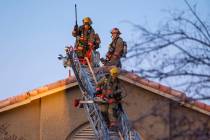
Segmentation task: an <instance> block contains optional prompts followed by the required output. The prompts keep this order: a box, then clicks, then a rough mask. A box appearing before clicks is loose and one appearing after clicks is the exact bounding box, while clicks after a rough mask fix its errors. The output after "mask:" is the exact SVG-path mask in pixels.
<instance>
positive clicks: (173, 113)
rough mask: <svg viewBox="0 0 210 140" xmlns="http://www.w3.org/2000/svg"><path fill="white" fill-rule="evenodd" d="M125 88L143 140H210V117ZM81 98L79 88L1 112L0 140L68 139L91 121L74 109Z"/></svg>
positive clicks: (131, 87) (127, 85) (128, 107)
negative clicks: (77, 100) (75, 100)
mask: <svg viewBox="0 0 210 140" xmlns="http://www.w3.org/2000/svg"><path fill="white" fill-rule="evenodd" d="M122 85H123V87H124V90H125V91H126V93H127V96H126V98H125V99H123V107H124V109H125V111H126V112H127V113H128V117H129V119H130V120H131V121H132V122H133V126H134V128H135V129H136V130H137V131H138V132H140V134H141V136H142V139H143V140H168V139H170V140H197V139H199V140H200V139H201V140H209V139H208V136H210V134H209V133H210V120H209V119H210V117H209V116H207V115H205V114H202V113H199V112H198V111H195V110H192V109H189V108H186V107H184V106H183V105H180V104H179V103H176V102H174V101H171V100H169V99H167V98H165V97H162V96H160V95H157V94H154V93H152V92H150V91H147V90H145V89H143V88H140V87H137V86H135V85H132V84H130V83H127V82H122ZM80 96H81V93H80V91H79V88H78V86H75V87H71V88H70V89H68V90H66V91H62V92H58V93H54V94H51V95H48V96H46V97H43V98H41V99H36V100H34V101H32V102H31V103H29V104H26V105H22V106H20V107H17V108H14V109H12V110H9V111H5V112H2V113H0V140H5V139H6V138H7V140H14V137H15V138H16V140H58V139H59V140H65V139H66V138H67V137H68V136H69V135H70V134H71V132H72V131H73V130H75V129H76V128H78V127H79V126H80V125H81V124H83V123H85V122H86V121H87V118H86V116H85V113H84V110H83V109H77V108H75V107H73V100H74V99H75V98H78V97H80ZM183 132H184V133H183ZM192 133H196V134H197V136H198V137H197V136H196V137H195V136H194V135H191V134H192Z"/></svg>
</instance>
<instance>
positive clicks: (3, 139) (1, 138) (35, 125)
mask: <svg viewBox="0 0 210 140" xmlns="http://www.w3.org/2000/svg"><path fill="white" fill-rule="evenodd" d="M39 127H40V100H36V101H33V102H31V103H30V104H27V105H23V106H20V107H18V108H15V109H12V110H9V111H6V112H2V113H0V140H38V139H39V136H40V131H39Z"/></svg>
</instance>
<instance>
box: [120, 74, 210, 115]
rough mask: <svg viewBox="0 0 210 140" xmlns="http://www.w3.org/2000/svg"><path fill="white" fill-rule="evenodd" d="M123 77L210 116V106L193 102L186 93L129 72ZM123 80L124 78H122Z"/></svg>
mask: <svg viewBox="0 0 210 140" xmlns="http://www.w3.org/2000/svg"><path fill="white" fill-rule="evenodd" d="M121 73H122V74H121V75H122V76H123V77H126V78H127V79H130V80H132V81H133V82H136V83H139V84H141V85H143V86H145V87H149V88H152V89H154V90H156V91H159V92H161V93H163V94H164V96H166V97H167V96H173V97H175V98H176V99H178V100H176V101H178V102H180V103H182V104H188V107H191V108H194V107H197V108H199V109H201V110H203V111H206V112H208V115H210V105H207V104H205V103H202V102H200V101H196V100H193V99H192V98H190V97H187V96H186V94H185V93H183V92H181V91H178V90H175V89H172V88H170V87H167V86H165V85H162V84H159V83H157V82H153V81H150V80H147V79H145V78H142V77H140V76H139V75H137V74H134V73H131V72H127V71H122V72H121ZM122 79H123V78H122Z"/></svg>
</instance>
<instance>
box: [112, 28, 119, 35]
mask: <svg viewBox="0 0 210 140" xmlns="http://www.w3.org/2000/svg"><path fill="white" fill-rule="evenodd" d="M114 33H116V34H121V32H120V30H119V29H118V28H113V29H112V31H111V34H114Z"/></svg>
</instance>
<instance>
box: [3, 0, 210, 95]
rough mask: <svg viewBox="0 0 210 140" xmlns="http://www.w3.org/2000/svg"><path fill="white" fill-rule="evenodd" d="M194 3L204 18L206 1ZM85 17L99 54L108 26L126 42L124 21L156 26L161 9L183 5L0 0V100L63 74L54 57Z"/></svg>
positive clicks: (176, 1) (179, 1)
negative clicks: (89, 21) (98, 42)
mask: <svg viewBox="0 0 210 140" xmlns="http://www.w3.org/2000/svg"><path fill="white" fill-rule="evenodd" d="M190 2H193V3H197V4H198V10H199V12H200V14H201V15H202V16H203V17H207V16H209V13H210V1H209V0H190ZM75 3H76V4H77V6H78V23H79V24H81V20H82V18H83V17H85V16H89V17H91V18H92V20H93V27H94V29H95V31H96V32H97V33H98V34H99V35H100V37H101V40H102V43H101V48H100V49H99V51H100V53H101V55H102V56H104V54H105V52H106V51H107V45H108V43H109V42H110V41H111V38H110V30H111V29H112V28H113V27H118V28H120V30H121V32H122V37H123V38H124V39H125V40H126V41H128V42H129V41H130V40H132V38H133V36H135V31H134V30H133V28H132V27H131V25H129V24H128V23H126V22H125V21H130V22H133V23H137V24H141V25H146V26H149V27H151V28H157V26H158V23H159V22H161V20H162V19H164V18H165V17H166V16H167V14H166V13H165V12H164V11H165V10H169V9H170V10H173V9H186V6H185V4H184V2H183V0H132V1H131V0H130V1H128V0H123V1H122V0H115V1H114V0H106V1H99V0H89V1H87V0H33V1H32V0H1V1H0V88H1V93H0V99H4V98H7V97H10V96H13V95H17V94H19V93H21V92H25V91H28V90H31V89H34V88H37V87H40V86H42V85H45V84H48V83H51V82H54V81H57V80H60V79H64V78H66V77H67V76H68V71H67V70H65V69H64V68H63V67H62V64H61V62H59V61H58V60H57V55H58V54H60V53H63V52H64V51H63V49H64V47H65V45H67V44H73V43H74V38H73V37H72V36H71V30H72V28H73V26H74V24H75V17H74V4H75Z"/></svg>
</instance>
